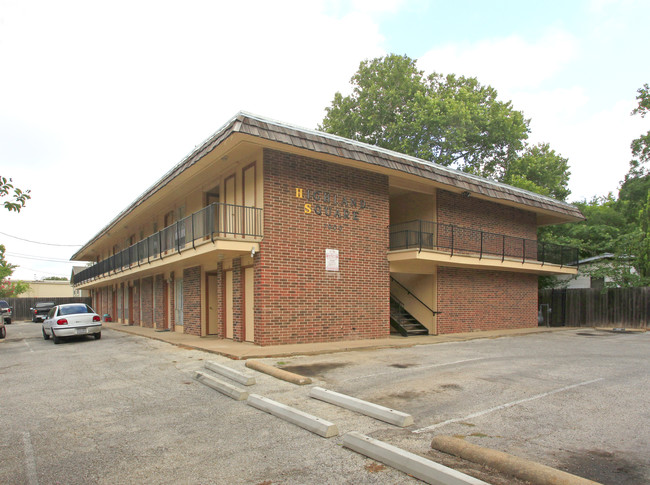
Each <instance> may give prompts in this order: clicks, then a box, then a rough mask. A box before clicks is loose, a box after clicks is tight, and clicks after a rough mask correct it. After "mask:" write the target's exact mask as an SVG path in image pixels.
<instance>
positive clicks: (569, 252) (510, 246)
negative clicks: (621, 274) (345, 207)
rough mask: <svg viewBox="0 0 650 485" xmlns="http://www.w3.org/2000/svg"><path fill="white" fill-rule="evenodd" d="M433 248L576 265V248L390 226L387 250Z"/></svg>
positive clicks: (431, 227)
mask: <svg viewBox="0 0 650 485" xmlns="http://www.w3.org/2000/svg"><path fill="white" fill-rule="evenodd" d="M399 249H418V250H422V249H433V250H437V251H445V252H449V253H451V255H452V256H453V255H454V254H462V255H478V256H479V258H482V257H483V256H489V257H493V258H494V257H496V258H501V261H504V260H505V259H506V258H507V259H509V260H513V259H515V260H521V262H522V263H525V262H540V263H542V264H543V263H551V264H558V265H560V266H577V264H578V249H577V248H571V247H567V246H559V245H557V244H546V243H541V242H538V241H537V240H535V239H525V238H521V237H514V236H508V235H505V234H495V233H492V232H486V231H480V230H477V229H470V228H467V227H460V226H454V225H452V224H441V223H437V222H431V221H422V220H416V221H409V222H403V223H400V224H394V225H392V226H390V250H391V251H396V250H399Z"/></svg>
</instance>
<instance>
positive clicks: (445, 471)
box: [343, 431, 489, 485]
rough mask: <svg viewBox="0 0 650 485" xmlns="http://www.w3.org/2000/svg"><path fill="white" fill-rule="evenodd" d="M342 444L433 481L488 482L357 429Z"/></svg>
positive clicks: (439, 484)
mask: <svg viewBox="0 0 650 485" xmlns="http://www.w3.org/2000/svg"><path fill="white" fill-rule="evenodd" d="M343 446H345V447H346V448H349V449H351V450H353V451H356V452H357V453H360V454H362V455H365V456H367V457H369V458H372V459H373V460H377V461H379V462H381V463H384V464H386V465H389V466H392V467H393V468H395V469H397V470H400V471H402V472H404V473H408V474H409V475H412V476H414V477H415V478H418V479H420V480H422V481H423V482H426V483H431V484H434V485H489V484H488V483H486V482H484V481H482V480H479V479H478V478H474V477H470V476H469V475H465V474H464V473H461V472H459V471H456V470H453V469H451V468H448V467H446V466H444V465H441V464H439V463H436V462H435V461H431V460H427V459H426V458H424V457H421V456H419V455H416V454H414V453H411V452H409V451H405V450H402V449H400V448H397V447H395V446H393V445H389V444H388V443H384V442H383V441H379V440H376V439H374V438H370V437H369V436H365V435H363V434H361V433H357V432H356V431H352V432H350V433H346V434H345V435H343Z"/></svg>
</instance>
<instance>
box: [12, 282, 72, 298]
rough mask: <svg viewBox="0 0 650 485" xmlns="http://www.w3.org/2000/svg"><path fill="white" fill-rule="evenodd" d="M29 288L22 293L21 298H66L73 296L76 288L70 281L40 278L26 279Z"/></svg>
mask: <svg viewBox="0 0 650 485" xmlns="http://www.w3.org/2000/svg"><path fill="white" fill-rule="evenodd" d="M25 283H28V284H29V290H28V291H26V292H25V293H22V294H21V295H20V298H66V297H70V298H71V297H73V296H75V295H74V290H73V288H72V285H71V284H70V282H69V281H55V280H40V281H26V282H25Z"/></svg>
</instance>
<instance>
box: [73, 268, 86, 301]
mask: <svg viewBox="0 0 650 485" xmlns="http://www.w3.org/2000/svg"><path fill="white" fill-rule="evenodd" d="M84 269H86V266H73V267H72V272H71V274H70V281H74V275H76V274H77V273H79V272H80V271H83V270H84ZM73 296H74V297H78V298H88V297H89V296H90V290H82V289H80V288H74V295H73Z"/></svg>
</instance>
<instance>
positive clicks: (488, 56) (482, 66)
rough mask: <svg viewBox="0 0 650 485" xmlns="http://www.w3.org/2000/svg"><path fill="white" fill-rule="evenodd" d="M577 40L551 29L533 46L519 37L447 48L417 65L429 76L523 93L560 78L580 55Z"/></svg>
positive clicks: (435, 50)
mask: <svg viewBox="0 0 650 485" xmlns="http://www.w3.org/2000/svg"><path fill="white" fill-rule="evenodd" d="M579 51H580V47H579V43H578V41H577V39H576V38H575V37H574V36H572V35H571V34H569V33H568V32H565V31H562V30H557V29H551V30H549V31H547V32H546V33H545V34H544V35H543V36H542V37H540V38H539V39H537V40H536V41H534V42H530V41H526V40H525V39H524V38H523V37H521V36H519V35H511V36H508V37H504V38H494V39H487V40H481V41H479V42H476V43H473V44H471V43H464V44H446V45H443V46H441V47H436V48H434V49H432V50H430V51H428V52H427V53H425V54H424V55H423V56H422V57H421V58H420V59H419V60H418V65H419V67H420V68H421V69H424V70H425V71H427V72H432V71H436V72H439V73H442V74H449V73H455V74H459V75H461V74H462V75H465V76H471V77H477V78H478V79H479V81H481V83H482V84H490V85H491V86H492V87H494V88H496V89H497V90H499V91H501V90H506V91H512V90H520V89H530V88H536V87H538V86H540V85H541V84H542V83H543V82H544V81H546V80H548V79H550V78H552V77H553V76H555V75H557V73H558V72H560V71H561V70H562V69H563V68H564V66H566V65H567V64H568V63H569V62H571V60H572V59H575V58H576V56H577V55H578V54H579Z"/></svg>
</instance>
